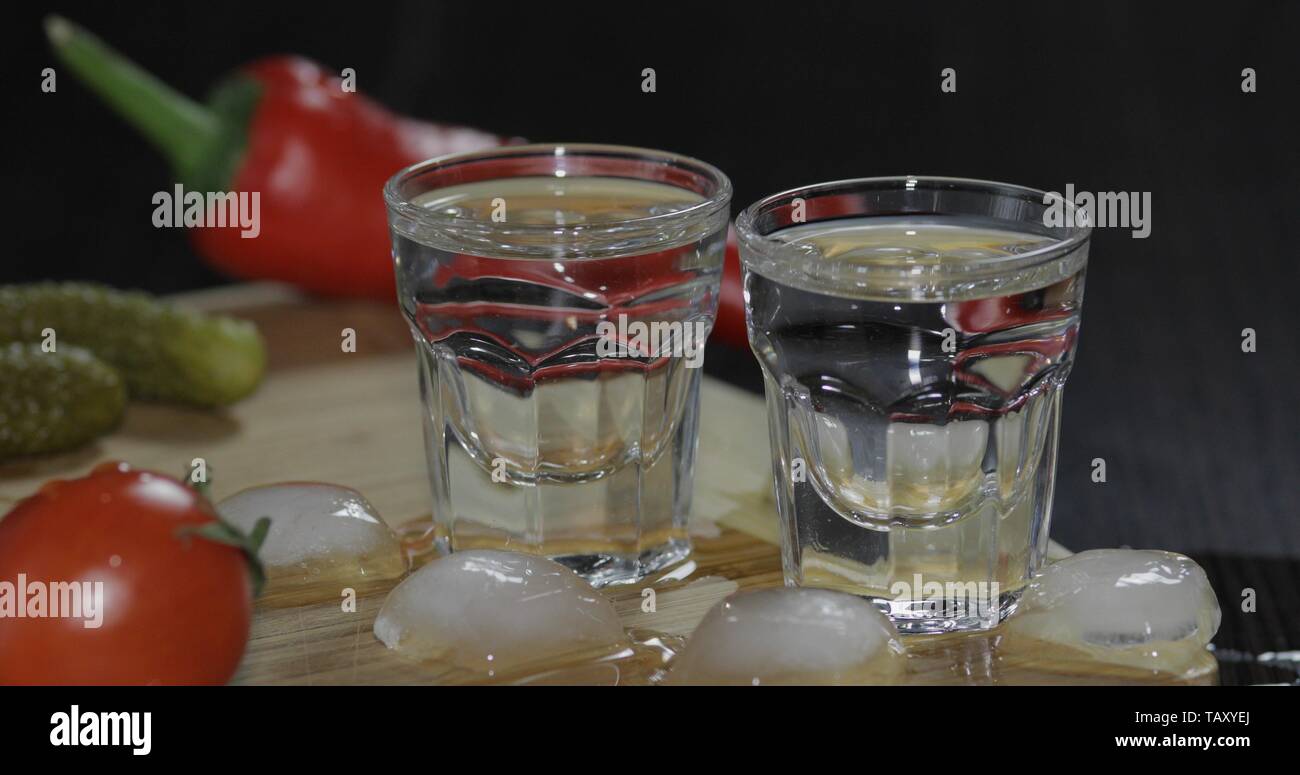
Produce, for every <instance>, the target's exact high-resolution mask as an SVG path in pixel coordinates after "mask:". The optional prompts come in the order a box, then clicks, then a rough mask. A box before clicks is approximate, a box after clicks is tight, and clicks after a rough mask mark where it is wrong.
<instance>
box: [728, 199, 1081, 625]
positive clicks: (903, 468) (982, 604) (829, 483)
mask: <svg viewBox="0 0 1300 775" xmlns="http://www.w3.org/2000/svg"><path fill="white" fill-rule="evenodd" d="M777 236H779V238H781V239H784V240H787V241H789V242H791V243H796V244H802V245H809V246H811V247H813V248H815V249H816V252H814V253H812V254H811V255H810V256H809V258H808V260H807V262H806V263H805V264H804V265H802V266H799V267H797V268H796V269H795V270H791V271H788V272H785V273H783V274H782V276H781V277H780V278H779V279H772V278H769V277H766V276H764V275H763V274H760V273H758V272H750V273H749V274H748V276H747V278H746V290H747V293H748V294H749V300H750V307H751V313H752V314H751V320H750V327H751V328H750V335H751V342H752V344H753V347H754V351H755V353H756V354H757V355H758V357H759V360H760V362H761V363H762V365H763V371H764V376H765V380H766V391H767V398H768V408H769V421H770V426H771V428H770V429H771V435H772V439H773V447H774V451H775V452H776V453H777V454H775V455H774V463H773V465H774V466H775V467H776V471H775V473H776V480H777V500H778V506H779V510H780V512H781V517H782V521H783V528H784V530H785V531H786V534H787V537H788V540H787V541H786V542H785V556H784V557H783V562H784V566H785V573H786V580H787V582H788V583H791V584H806V585H810V586H823V587H830V588H833V589H841V590H845V591H850V592H854V593H856V594H860V595H865V596H869V597H872V598H875V599H877V600H878V601H880V602H881V604H882V606H883V607H885V608H886V610H887V611H888V612H889V613H890V615H891V616H892V617H894V618H895V620H896V621H897V622H898V624H899V626H900V628H901V629H903V630H904V631H935V630H944V629H962V628H969V627H987V626H992V625H993V624H996V622H997V621H998V620H999V618H1000V617H1001V616H1002V615H1005V613H1006V612H1007V609H1008V607H1009V606H1010V605H1013V604H1014V600H1015V598H1016V596H1017V594H1018V590H1019V589H1020V588H1021V587H1022V586H1023V585H1024V584H1025V582H1026V581H1027V580H1028V578H1029V576H1030V575H1031V574H1032V572H1033V571H1034V569H1036V568H1037V567H1038V565H1039V564H1040V563H1041V561H1042V558H1043V556H1044V555H1045V552H1046V547H1047V527H1048V518H1049V514H1050V508H1051V491H1052V481H1053V475H1054V469H1055V455H1056V430H1057V417H1058V414H1059V410H1060V396H1061V386H1062V385H1063V384H1064V382H1065V379H1066V376H1067V375H1068V373H1069V369H1070V364H1071V359H1072V356H1073V352H1074V344H1075V338H1076V336H1077V332H1078V325H1079V307H1080V304H1081V302H1082V297H1083V273H1082V269H1079V270H1077V271H1074V272H1073V273H1072V274H1069V275H1068V276H1064V277H1061V278H1060V279H1057V280H1056V281H1054V282H1052V283H1051V284H1049V285H1046V286H1043V287H1025V284H1021V285H1019V286H1017V285H1016V284H1015V283H1014V282H1012V283H1010V284H1008V286H1006V290H1005V293H1004V295H1001V296H997V297H988V298H974V299H971V298H962V299H961V300H956V301H948V300H943V299H942V288H940V289H939V290H940V294H939V295H940V300H926V301H903V300H898V299H892V298H881V297H873V293H872V284H871V283H872V282H873V280H872V279H871V278H872V277H873V269H876V268H881V269H882V270H890V271H893V270H897V269H898V268H899V267H910V266H921V267H926V266H930V267H938V268H941V269H945V270H946V269H949V268H954V265H960V264H962V263H968V264H979V263H981V262H988V261H993V260H997V259H998V258H999V257H1003V256H1013V255H1016V254H1019V253H1023V252H1026V251H1028V250H1032V249H1034V248H1036V247H1040V246H1042V245H1044V244H1047V243H1050V241H1051V240H1050V239H1048V238H1045V237H1043V236H1041V235H1035V234H1023V233H1012V232H1006V231H1000V230H996V229H991V228H989V227H987V226H986V225H985V224H982V223H978V222H974V221H963V220H960V219H956V218H931V219H926V220H923V221H922V220H900V219H883V218H864V219H846V220H837V221H832V222H823V223H817V224H810V225H806V226H799V227H794V228H791V229H786V230H784V231H782V232H780V233H779V235H777ZM958 268H959V267H958ZM883 273H884V272H883V271H882V274H883ZM952 275H953V276H954V277H955V276H959V275H960V272H954V273H952ZM956 282H958V281H956V280H954V287H957V286H956ZM934 291H935V288H934V287H933V286H932V287H931V288H930V292H931V293H932V294H933V293H934ZM801 468H802V471H801V470H800V469H801Z"/></svg>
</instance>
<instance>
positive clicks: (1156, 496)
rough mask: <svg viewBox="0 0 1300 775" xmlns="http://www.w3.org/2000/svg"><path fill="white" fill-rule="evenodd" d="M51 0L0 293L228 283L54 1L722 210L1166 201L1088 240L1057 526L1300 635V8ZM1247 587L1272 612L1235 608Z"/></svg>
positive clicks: (1229, 620) (204, 74) (20, 69)
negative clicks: (198, 244) (698, 195)
mask: <svg viewBox="0 0 1300 775" xmlns="http://www.w3.org/2000/svg"><path fill="white" fill-rule="evenodd" d="M43 5H44V4H42V3H33V4H30V5H27V6H25V7H24V8H23V9H21V10H14V9H13V8H12V7H11V8H10V10H8V11H7V12H6V13H7V15H8V17H9V18H8V19H7V20H6V23H5V25H4V26H5V29H4V31H3V33H0V34H3V36H4V40H3V43H4V46H3V56H4V58H5V60H6V61H5V73H6V77H7V78H9V79H12V80H13V82H14V83H15V86H14V88H12V89H10V90H9V91H8V94H7V96H8V97H9V99H10V101H11V105H10V110H9V112H8V120H7V124H8V131H9V132H10V133H11V135H10V138H9V142H8V144H7V148H8V153H7V154H6V156H7V158H6V161H5V168H6V178H7V183H8V189H9V193H10V198H9V199H10V204H9V205H8V209H9V223H10V228H9V229H8V230H7V237H8V240H9V243H10V244H9V248H8V250H6V251H5V258H4V262H3V267H4V268H3V272H0V282H14V281H30V280H37V279H46V278H57V279H73V278H77V279H93V280H99V281H103V282H107V283H111V284H113V285H118V286H135V287H142V288H145V289H148V290H152V291H156V292H168V291H176V290H181V289H188V288H194V287H200V286H204V285H211V284H216V283H220V282H224V280H223V278H221V277H220V276H218V275H217V274H215V273H214V272H212V271H211V270H208V269H206V268H205V267H204V266H203V265H202V264H201V263H200V262H199V260H198V259H197V258H196V257H195V256H194V254H193V251H192V250H191V248H190V246H189V243H188V241H187V240H186V238H185V235H184V234H183V232H182V231H180V230H166V229H155V228H153V227H152V225H151V222H150V215H151V213H152V210H153V205H152V204H151V202H150V197H151V195H152V194H153V192H155V191H158V190H160V189H163V188H166V187H169V186H170V184H171V181H172V178H171V175H170V171H169V170H168V169H167V166H166V165H165V164H164V162H163V161H162V160H161V159H160V158H159V157H158V156H156V155H155V154H154V153H153V151H152V150H151V149H150V148H149V147H148V146H147V145H146V144H145V143H144V142H143V141H142V140H140V139H139V138H138V137H137V136H136V135H135V134H134V133H133V131H132V130H130V129H128V128H127V127H126V126H125V125H124V124H123V123H122V122H120V121H118V120H117V119H116V118H114V117H113V116H112V115H110V113H109V112H108V110H107V109H106V108H104V107H103V106H102V105H101V104H100V103H99V102H97V101H96V100H95V99H94V98H93V97H91V96H90V94H89V93H88V92H87V91H86V90H85V89H83V88H82V87H80V86H79V85H78V84H76V83H75V82H74V81H73V79H72V77H71V76H70V75H68V76H66V77H65V76H61V79H60V81H59V90H58V92H57V93H56V94H43V93H41V91H40V89H39V86H38V84H39V73H40V70H41V68H43V67H46V66H53V65H54V64H55V62H54V60H53V57H52V55H51V54H50V53H49V51H48V49H47V48H46V47H45V45H44V39H43V34H42V32H41V27H40V19H41V17H42V16H43V15H44V14H45V13H47V12H48V11H51V10H54V11H58V12H60V13H63V14H65V15H67V16H69V17H70V18H72V19H74V20H75V21H77V22H79V23H81V24H83V25H85V26H87V27H89V28H90V29H92V30H94V31H96V32H98V33H99V34H100V35H101V36H102V37H104V38H105V39H106V40H107V41H109V42H110V43H112V44H113V45H115V46H116V47H118V48H119V49H121V50H122V51H124V52H127V53H128V54H130V55H131V56H133V57H134V58H135V59H136V60H137V61H138V62H140V63H141V64H142V65H144V66H145V67H147V68H149V69H151V70H152V71H154V72H156V73H158V74H159V75H160V76H162V77H163V78H164V79H165V80H167V81H168V82H170V83H171V84H173V85H174V86H176V87H178V88H180V89H181V90H183V91H185V92H187V93H189V94H191V95H196V96H198V95H202V94H204V93H205V92H206V91H207V89H208V88H209V87H210V86H211V85H212V84H213V83H214V82H215V81H216V80H217V79H218V78H219V77H220V76H221V75H222V74H223V73H225V72H226V71H227V70H229V69H231V68H233V67H234V66H236V65H238V64H240V63H243V62H245V61H247V60H249V59H252V58H254V57H256V56H258V55H262V54H268V53H280V52H294V53H302V54H305V55H307V56H310V57H312V58H315V59H318V60H320V61H322V62H324V63H326V64H327V65H328V66H330V67H332V68H334V69H341V68H343V67H352V68H355V70H356V72H357V74H358V87H359V88H360V89H361V90H362V91H364V92H367V93H369V94H371V95H372V96H374V97H376V98H378V99H379V100H380V101H381V102H383V103H385V104H387V105H388V106H390V107H392V108H394V109H397V110H399V111H402V112H405V113H410V114H413V115H416V116H420V117H424V118H434V119H440V120H446V121H455V122H460V123H466V124H471V125H475V126H480V127H483V128H486V129H491V130H495V131H498V132H501V133H504V134H513V135H522V136H525V137H528V138H530V139H533V140H538V141H598V142H608V143H620V144H630V145H645V146H651V147H657V148H665V149H669V150H674V151H679V152H682V153H686V154H690V155H692V156H697V157H700V158H703V159H706V160H708V161H710V162H713V163H714V164H716V165H718V166H719V167H721V168H722V169H723V170H724V171H726V172H727V173H728V174H729V175H730V176H731V177H732V179H733V181H734V183H735V188H736V197H735V208H733V209H739V208H740V207H741V206H744V205H746V204H748V203H749V202H751V201H753V200H754V199H757V198H758V197H759V196H761V195H764V194H767V193H771V192H774V191H777V190H781V189H786V188H790V187H793V186H796V185H799V184H806V183H812V182H816V181H821V180H830V179H838V178H847V177H857V176H869V175H889V174H933V175H951V176H961V177H973V178H988V179H994V180H1004V181H1010V182H1015V183H1021V184H1025V185H1028V186H1033V187H1036V188H1042V189H1053V190H1063V189H1064V187H1065V185H1066V184H1067V183H1073V184H1074V185H1075V187H1076V189H1078V190H1087V191H1150V192H1151V193H1152V200H1153V212H1152V216H1151V224H1152V233H1151V236H1150V237H1149V238H1148V239H1145V240H1135V239H1132V238H1131V237H1130V236H1129V233H1128V231H1127V230H1120V229H1115V230H1110V229H1103V230H1099V231H1098V232H1097V233H1096V234H1095V236H1094V239H1093V249H1092V256H1091V261H1090V265H1089V269H1088V288H1087V301H1086V304H1085V309H1084V318H1083V319H1084V325H1083V333H1082V337H1081V341H1080V345H1079V351H1078V358H1077V363H1076V366H1075V369H1074V372H1073V374H1072V376H1071V377H1070V385H1069V390H1068V391H1067V397H1066V401H1065V416H1064V421H1063V424H1064V427H1063V431H1062V434H1063V439H1062V443H1061V454H1060V463H1059V474H1058V488H1057V498H1056V508H1055V518H1054V522H1053V531H1052V532H1053V535H1054V536H1055V537H1056V538H1057V540H1059V541H1061V542H1062V543H1064V544H1065V545H1066V546H1069V547H1070V548H1072V549H1085V548H1091V547H1106V546H1121V545H1123V546H1132V547H1136V548H1163V549H1173V550H1178V551H1182V552H1186V553H1188V554H1190V555H1192V556H1193V557H1195V558H1196V559H1198V560H1199V561H1200V562H1202V564H1203V565H1205V566H1206V568H1207V570H1209V571H1210V573H1211V575H1212V577H1213V578H1214V580H1215V583H1216V586H1217V587H1218V591H1219V596H1220V600H1221V601H1222V602H1223V604H1224V607H1225V617H1226V620H1225V633H1224V635H1225V636H1228V640H1229V643H1228V645H1230V646H1232V647H1238V648H1243V649H1249V650H1252V651H1258V650H1269V649H1282V648H1286V647H1289V648H1296V647H1298V646H1300V634H1297V625H1296V623H1295V621H1294V612H1295V610H1297V609H1300V591H1298V588H1300V573H1297V564H1296V562H1295V559H1296V558H1298V557H1300V514H1297V509H1296V494H1297V490H1298V488H1300V424H1298V423H1297V419H1296V413H1295V410H1294V400H1295V398H1296V395H1297V385H1300V373H1298V372H1300V358H1297V352H1298V349H1300V348H1297V346H1296V343H1295V339H1294V337H1295V336H1296V333H1297V330H1300V325H1298V323H1300V319H1298V318H1300V315H1298V314H1297V310H1296V305H1295V293H1296V288H1297V280H1300V272H1298V271H1297V268H1296V267H1297V258H1300V256H1298V255H1297V246H1300V233H1298V231H1300V226H1298V225H1297V224H1298V223H1300V218H1297V215H1296V208H1297V204H1300V195H1298V193H1297V192H1300V158H1298V155H1297V145H1296V143H1297V135H1298V134H1300V132H1298V131H1297V125H1296V118H1297V111H1296V104H1297V99H1300V56H1297V54H1296V47H1297V45H1298V44H1297V41H1298V40H1300V23H1298V22H1300V4H1294V3H1290V4H1287V3H1260V4H1252V3H1232V4H1222V5H1220V6H1219V7H1218V8H1217V9H1215V11H1214V12H1213V13H1211V14H1205V13H1196V12H1192V11H1190V10H1188V9H1187V8H1185V7H1181V6H1169V5H1164V4H1155V3H1148V4H1141V5H1139V4H1126V3H1088V4H1069V5H1067V4H1052V5H1048V4H1043V3H1033V4H1002V3H997V4H960V5H957V4H954V5H944V4H936V3H926V4H922V5H919V6H918V7H916V8H914V9H902V8H896V7H892V6H884V5H881V4H874V3H830V2H781V3H744V4H735V5H733V4H727V3H717V4H705V3H690V4H681V5H675V4H668V3H636V4H617V5H616V4H613V3H604V4H592V5H578V4H567V3H547V4H539V5H536V6H524V5H522V4H515V3H498V2H479V3H466V2H459V3H430V2H425V3H417V2H394V3H387V2H371V3H352V2H348V3H332V4H331V3H256V4H251V3H250V4H240V3H226V2H223V3H129V4H95V5H86V6H85V7H78V6H77V5H76V4H69V3H64V4H59V5H53V6H50V7H48V8H47V7H43ZM644 67H653V68H655V70H656V72H657V87H658V90H657V92H656V93H653V94H645V93H642V91H641V88H640V86H641V70H642V68H644ZM945 67H953V68H955V69H956V71H957V87H958V91H957V93H955V94H945V93H942V92H941V91H940V89H939V83H940V75H939V73H940V70H942V69H943V68H945ZM1243 67H1253V68H1255V70H1256V72H1257V74H1258V92H1257V93H1254V94H1243V93H1242V91H1241V88H1240V86H1241V80H1242V76H1241V70H1242V68H1243ZM376 206H379V201H378V196H377V197H376ZM1246 327H1251V328H1254V329H1255V330H1256V332H1257V335H1258V352H1256V353H1253V354H1246V353H1243V352H1242V351H1241V346H1240V345H1241V332H1242V329H1243V328H1246ZM707 369H708V371H709V372H711V373H713V374H715V375H717V376H722V377H724V378H727V379H730V380H732V381H735V382H738V383H740V384H744V385H747V386H750V387H752V388H754V389H759V382H758V380H757V367H756V366H755V365H754V364H753V362H752V359H751V358H750V357H749V356H748V355H747V354H744V353H739V354H728V353H726V352H724V351H723V350H722V348H712V349H711V350H710V352H709V359H708V366H707ZM1097 457H1101V458H1104V459H1105V460H1106V462H1107V474H1108V481H1107V482H1106V483H1104V484H1096V483H1093V482H1092V481H1091V480H1090V477H1089V474H1090V472H1091V470H1092V469H1091V465H1090V463H1091V461H1092V459H1093V458H1097ZM1243 587H1252V588H1254V589H1255V590H1256V592H1257V594H1258V595H1259V603H1258V605H1259V611H1258V612H1257V613H1253V614H1243V613H1241V612H1240V611H1239V610H1236V609H1238V608H1239V606H1238V605H1237V601H1238V600H1239V599H1240V597H1239V596H1240V594H1241V590H1242V588H1243ZM1288 630H1289V634H1286V633H1287V631H1288ZM1223 641H1224V637H1223V636H1221V638H1220V639H1219V642H1220V643H1221V644H1222V643H1223Z"/></svg>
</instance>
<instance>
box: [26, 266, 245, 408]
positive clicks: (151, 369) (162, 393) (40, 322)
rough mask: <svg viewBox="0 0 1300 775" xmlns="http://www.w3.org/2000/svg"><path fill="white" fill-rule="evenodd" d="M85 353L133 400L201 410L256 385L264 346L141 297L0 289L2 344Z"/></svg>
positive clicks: (227, 322)
mask: <svg viewBox="0 0 1300 775" xmlns="http://www.w3.org/2000/svg"><path fill="white" fill-rule="evenodd" d="M47 329H52V330H53V332H54V335H55V337H56V339H55V341H56V343H57V347H60V348H61V347H62V346H63V345H64V344H68V345H73V346H77V347H84V348H86V349H87V350H90V351H91V352H93V353H94V354H95V355H96V356H97V357H99V358H100V359H102V360H104V361H107V362H108V363H109V364H111V365H112V366H113V367H115V368H116V369H117V370H118V371H120V372H121V373H122V377H123V379H124V380H125V381H126V386H127V391H128V392H129V393H130V395H131V397H132V398H137V399H142V400H146V401H166V402H174V403H182V404H188V405H191V406H199V407H213V406H225V405H226V404H230V403H234V402H235V401H238V400H239V399H241V398H243V397H244V396H246V395H248V394H249V393H251V392H253V390H254V389H255V388H256V387H257V385H258V383H259V382H261V379H262V374H263V372H264V371H265V370H266V348H265V346H264V345H263V343H262V337H261V336H260V335H259V334H258V332H257V327H256V326H254V325H253V324H252V323H249V322H247V321H243V320H236V319H234V318H230V317H223V316H219V315H203V314H200V313H197V312H192V311H189V310H184V309H179V308H177V307H174V306H172V305H170V304H167V303H165V302H162V301H159V300H158V299H156V298H154V297H152V296H149V295H148V294H145V293H136V292H125V291H117V290H114V289H112V288H107V287H104V286H101V285H92V284H85V283H62V284H60V283H37V284H32V285H8V286H0V343H7V342H26V343H33V342H41V341H43V340H44V339H45V333H43V332H45V331H46V330H47Z"/></svg>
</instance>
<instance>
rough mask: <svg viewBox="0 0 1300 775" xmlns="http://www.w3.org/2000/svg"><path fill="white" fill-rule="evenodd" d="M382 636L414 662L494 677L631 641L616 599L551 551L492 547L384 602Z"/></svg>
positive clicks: (446, 565) (416, 579) (438, 565)
mask: <svg viewBox="0 0 1300 775" xmlns="http://www.w3.org/2000/svg"><path fill="white" fill-rule="evenodd" d="M375 637H376V638H378V639H379V640H381V641H383V643H384V645H386V646H388V647H389V648H390V649H395V650H397V651H399V652H402V653H403V654H404V655H406V656H409V657H412V658H414V659H419V660H425V661H447V662H450V663H452V664H454V665H456V666H457V667H461V668H465V669H468V670H472V671H478V672H482V673H485V674H487V675H495V674H497V673H498V672H499V671H500V672H504V671H509V670H514V669H517V668H520V667H521V666H524V665H531V666H541V665H544V664H545V663H547V662H548V661H551V662H554V661H555V660H557V659H562V658H567V657H575V658H576V657H579V656H583V655H591V656H598V655H603V654H609V653H611V652H613V651H616V650H618V649H620V648H624V647H626V646H627V645H628V639H627V636H626V634H625V633H624V631H623V626H622V624H621V623H620V622H619V618H618V613H617V612H616V611H615V610H614V606H613V604H611V603H610V602H609V600H607V599H606V598H605V597H603V596H602V595H601V594H600V593H599V592H597V591H596V590H594V589H592V587H591V585H590V584H588V583H587V582H586V581H584V580H583V579H582V577H580V576H579V575H578V574H576V573H574V572H573V571H571V570H569V569H568V568H566V567H564V566H563V565H560V564H559V563H556V562H553V561H551V560H548V559H546V558H544V557H537V556H533V555H527V554H515V553H513V552H500V551H491V550H485V549H475V550H467V551H463V552H456V553H454V554H450V555H448V556H446V557H441V558H439V559H437V560H434V561H433V562H431V563H429V564H428V565H425V566H424V567H422V568H420V569H419V570H417V571H416V572H414V573H412V574H411V575H410V576H408V577H406V578H405V579H404V580H403V581H402V583H401V584H398V585H397V588H396V589H394V590H393V591H392V593H391V594H389V596H388V599H387V600H386V601H384V607H383V609H382V610H380V612H379V616H378V618H376V619H375Z"/></svg>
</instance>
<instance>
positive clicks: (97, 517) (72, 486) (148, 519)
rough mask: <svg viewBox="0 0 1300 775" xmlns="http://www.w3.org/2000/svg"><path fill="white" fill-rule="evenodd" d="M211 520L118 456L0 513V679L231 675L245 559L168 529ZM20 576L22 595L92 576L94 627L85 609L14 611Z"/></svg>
mask: <svg viewBox="0 0 1300 775" xmlns="http://www.w3.org/2000/svg"><path fill="white" fill-rule="evenodd" d="M216 520H217V517H216V512H215V511H214V510H213V509H212V507H211V506H210V505H209V504H208V502H207V501H206V500H204V499H203V498H202V497H201V496H200V495H198V494H197V493H195V492H194V491H192V490H191V489H190V488H188V487H186V486H184V485H182V484H181V483H179V482H177V481H176V480H175V479H172V478H170V477H168V476H164V475H162V474H156V473H150V472H147V471H132V470H131V469H130V468H129V467H128V466H126V465H125V464H122V463H107V464H104V465H101V466H99V467H97V468H96V469H95V470H94V471H92V472H91V473H90V475H89V476H86V477H85V478H82V479H74V480H69V481H53V482H50V483H49V484H47V485H45V486H44V487H43V488H41V490H40V491H39V492H37V493H36V494H35V495H33V496H32V497H30V498H27V499H26V500H24V501H22V502H21V503H19V504H18V505H17V506H15V507H14V508H13V510H12V511H10V512H9V514H8V515H6V516H5V517H4V519H0V613H2V615H3V616H4V617H5V618H0V684H220V683H225V682H227V681H229V680H230V677H231V676H232V675H234V673H235V669H236V668H237V667H238V666H239V660H240V658H241V657H242V656H243V653H244V646H245V644H246V643H247V641H248V628H249V622H250V619H251V617H252V587H251V582H250V579H249V573H248V565H247V562H246V560H245V555H244V553H243V552H242V551H241V550H240V549H238V548H236V547H233V546H229V545H225V544H221V543H217V542H214V541H210V540H207V539H205V538H201V537H199V536H195V535H188V534H186V535H178V532H179V533H184V532H185V531H186V529H193V528H197V527H201V526H203V525H206V524H208V523H212V522H215V521H216ZM19 574H22V576H23V580H25V585H24V586H26V587H27V588H28V589H27V591H28V594H26V595H23V596H24V597H26V598H27V600H28V601H30V600H31V599H32V597H33V596H32V595H31V594H30V592H31V591H32V589H33V588H32V585H33V583H36V584H37V585H38V586H37V587H36V589H37V590H39V588H40V585H44V586H45V588H46V589H47V591H48V590H49V589H51V587H50V585H51V584H52V583H55V582H90V584H91V585H93V584H94V583H95V582H102V584H103V586H102V593H103V594H102V609H101V610H100V614H101V615H102V616H101V619H100V624H99V626H98V627H95V626H91V627H87V626H86V625H87V624H94V620H95V618H96V615H95V614H94V613H93V611H92V610H87V609H86V608H85V607H82V608H81V609H79V610H80V613H81V616H80V617H66V618H52V617H50V616H48V614H49V613H51V612H52V611H51V608H50V607H48V604H47V607H46V609H45V613H46V615H45V616H41V617H31V616H23V617H19V616H16V615H15V614H16V612H15V611H14V610H13V606H14V603H15V602H17V601H16V600H15V598H16V597H17V596H19V595H20V594H21V592H20V590H18V589H16V587H17V585H18V583H19V581H20V578H19ZM82 588H83V589H87V590H90V591H93V589H94V587H93V586H91V587H86V586H85V585H84V584H83V585H82ZM7 593H12V594H11V600H10V604H9V606H5V605H4V599H3V597H4V595H5V594H7ZM55 597H58V595H51V596H49V599H50V601H51V602H52V601H53V600H54V598H55ZM93 597H94V596H93V595H91V596H90V599H93ZM23 610H24V611H25V612H28V613H30V612H32V610H33V609H32V608H31V607H30V605H28V606H27V607H25V608H24V609H23ZM75 612H76V611H74V613H75ZM9 617H13V618H9Z"/></svg>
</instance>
